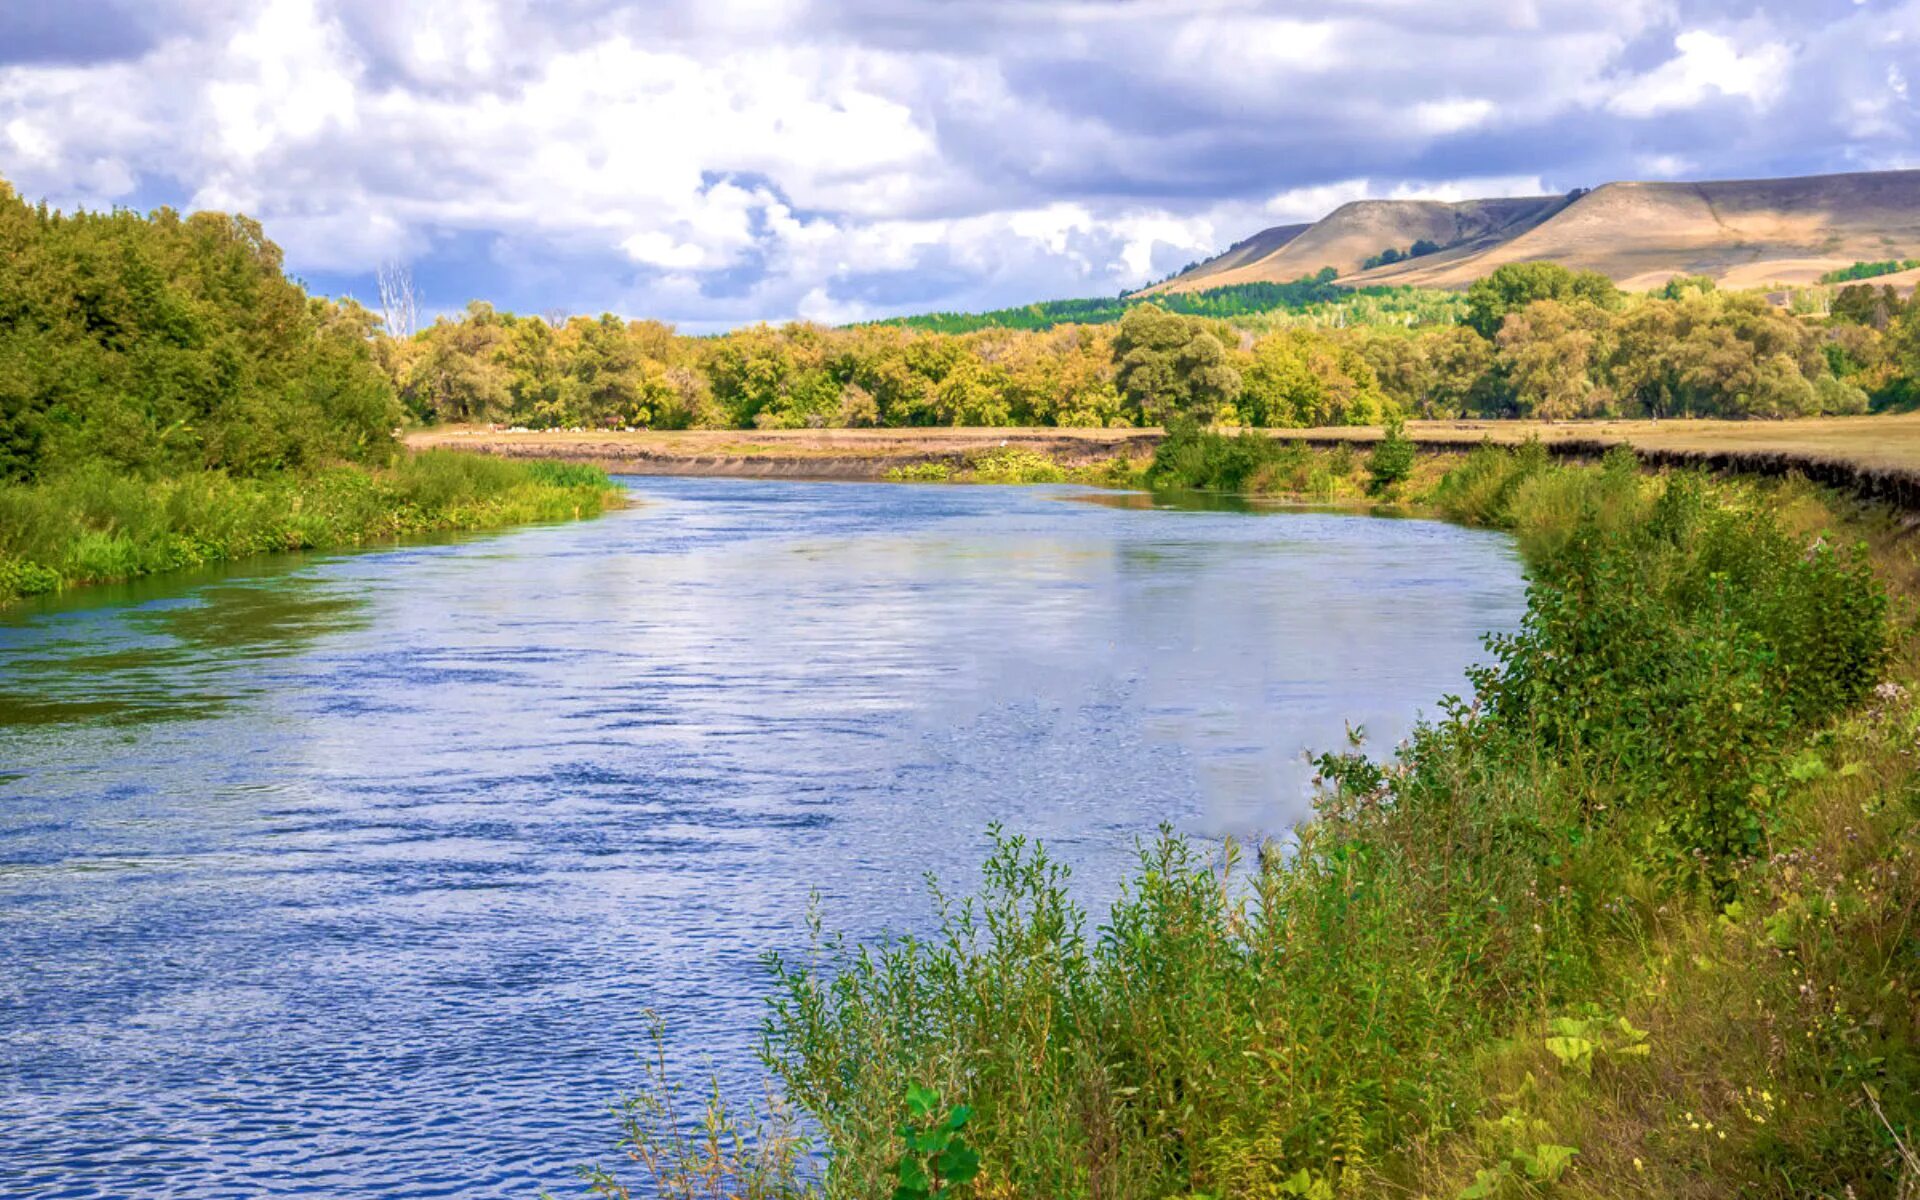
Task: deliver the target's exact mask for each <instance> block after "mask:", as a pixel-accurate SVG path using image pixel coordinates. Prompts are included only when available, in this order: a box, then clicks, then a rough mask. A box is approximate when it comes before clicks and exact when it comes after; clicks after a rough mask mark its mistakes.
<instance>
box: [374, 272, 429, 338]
mask: <svg viewBox="0 0 1920 1200" xmlns="http://www.w3.org/2000/svg"><path fill="white" fill-rule="evenodd" d="M379 280H380V315H381V319H382V320H383V321H384V322H385V324H386V326H387V335H388V336H389V337H393V338H397V339H399V340H400V341H405V340H407V339H408V338H410V337H412V336H413V333H414V330H416V329H418V328H420V293H419V292H418V291H417V290H415V288H414V286H413V269H412V268H411V267H409V266H407V265H406V264H405V263H400V262H393V261H391V260H389V261H387V262H383V263H381V264H380V274H379Z"/></svg>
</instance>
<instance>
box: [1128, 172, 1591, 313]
mask: <svg viewBox="0 0 1920 1200" xmlns="http://www.w3.org/2000/svg"><path fill="white" fill-rule="evenodd" d="M1562 203H1563V200H1562V198H1561V197H1559V196H1524V197H1512V198H1506V199H1497V200H1466V201H1461V202H1459V203H1454V204H1449V203H1447V202H1445V201H1440V200H1355V201H1352V202H1350V203H1347V204H1343V205H1341V206H1340V207H1339V208H1336V209H1334V210H1333V212H1331V213H1329V214H1328V215H1327V216H1326V217H1325V218H1323V219H1321V220H1320V221H1318V222H1316V223H1314V224H1313V225H1312V226H1311V227H1309V228H1308V229H1307V230H1306V231H1305V232H1303V233H1300V234H1298V235H1297V236H1294V237H1291V238H1288V239H1287V240H1286V241H1285V242H1284V243H1282V244H1281V245H1280V246H1279V248H1278V249H1276V250H1274V251H1273V252H1271V253H1268V254H1265V255H1263V256H1260V257H1258V258H1249V257H1247V256H1244V255H1243V256H1241V257H1240V259H1239V260H1238V261H1237V262H1235V263H1234V264H1233V265H1231V266H1227V267H1225V268H1224V269H1222V268H1219V267H1216V265H1215V264H1218V263H1222V262H1224V260H1225V258H1226V257H1227V256H1226V255H1222V256H1221V258H1219V259H1212V260H1209V261H1208V262H1205V263H1202V264H1201V265H1200V266H1199V267H1197V268H1195V269H1194V270H1192V271H1189V272H1187V273H1186V274H1184V275H1179V276H1176V277H1175V278H1173V279H1170V280H1168V281H1167V282H1166V283H1163V284H1161V285H1160V286H1159V287H1158V288H1154V289H1150V290H1152V291H1163V292H1184V291H1195V290H1198V289H1202V288H1211V287H1225V286H1227V285H1229V284H1235V283H1285V282H1288V281H1290V280H1294V279H1298V278H1300V277H1301V276H1302V275H1312V274H1315V273H1316V272H1318V271H1319V270H1320V269H1321V268H1323V267H1332V268H1333V269H1334V270H1335V271H1338V272H1339V273H1340V274H1342V275H1348V274H1352V273H1353V272H1356V271H1358V270H1359V269H1360V264H1361V263H1362V262H1363V261H1364V260H1366V259H1367V258H1369V257H1371V256H1373V255H1375V254H1378V253H1380V252H1381V251H1382V250H1386V249H1388V248H1389V247H1391V248H1393V249H1396V250H1405V249H1407V248H1408V247H1409V246H1411V245H1413V243H1415V242H1417V241H1421V240H1423V239H1424V240H1426V241H1431V242H1437V243H1439V244H1440V245H1442V246H1447V247H1455V246H1458V247H1459V248H1460V251H1461V252H1465V251H1466V249H1467V247H1469V246H1479V245H1484V244H1489V240H1490V239H1491V240H1496V241H1497V240H1498V239H1500V238H1502V237H1506V236H1510V235H1511V234H1512V232H1513V231H1515V230H1518V229H1525V228H1531V227H1532V226H1533V225H1534V224H1536V223H1538V222H1539V221H1540V220H1542V219H1543V218H1545V217H1546V216H1548V215H1549V214H1551V213H1552V212H1553V211H1554V210H1555V209H1556V208H1557V207H1559V206H1560V205H1561V204H1562ZM1229 253H1231V252H1229ZM1435 257H1438V256H1437V255H1436V256H1435Z"/></svg>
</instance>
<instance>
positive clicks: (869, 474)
mask: <svg viewBox="0 0 1920 1200" xmlns="http://www.w3.org/2000/svg"><path fill="white" fill-rule="evenodd" d="M1407 432H1408V434H1409V436H1411V437H1412V438H1413V439H1414V441H1415V442H1417V443H1419V444H1420V445H1421V447H1422V448H1423V449H1426V450H1429V451H1433V452H1448V451H1452V452H1460V451H1465V450H1469V449H1471V448H1472V447H1474V446H1475V445H1478V444H1479V443H1480V442H1482V441H1492V442H1498V443H1502V444H1508V445H1511V444H1515V443H1518V442H1522V441H1525V440H1526V439H1527V438H1529V437H1538V438H1540V439H1541V441H1543V442H1544V443H1545V444H1546V445H1547V447H1548V449H1549V450H1551V451H1552V452H1553V453H1555V454H1557V455H1565V456H1570V457H1590V456H1597V455H1600V454H1604V453H1605V452H1606V450H1607V449H1608V448H1609V447H1611V446H1614V445H1619V444H1621V443H1626V444H1628V445H1631V446H1633V447H1634V449H1635V450H1636V451H1638V452H1639V454H1640V456H1641V457H1642V458H1643V459H1644V460H1645V461H1647V462H1648V463H1649V464H1650V465H1654V466H1699V467H1705V468H1708V469H1710V470H1717V471H1729V472H1739V473H1745V474H1755V475H1784V474H1788V473H1791V472H1799V473H1801V474H1804V475H1806V476H1807V477H1809V478H1811V479H1813V480H1815V481H1817V482H1819V483H1823V484H1826V485H1829V486H1832V487H1836V488H1840V489H1843V490H1846V491H1850V492H1853V493H1855V494H1858V495H1860V496H1863V497H1866V498H1868V499H1873V500H1877V501H1881V502H1883V503H1888V504H1893V505H1896V506H1898V507H1901V508H1904V509H1909V510H1920V413H1902V414H1894V415H1882V416H1870V417H1827V418H1809V419H1805V420H1794V421H1688V420H1667V421H1644V420H1643V421H1559V422H1542V421H1415V422H1412V423H1410V424H1409V425H1408V427H1407ZM1274 433H1275V435H1276V436H1280V437H1289V438H1299V439H1301V440H1303V441H1305V442H1307V443H1308V444H1310V445H1314V446H1323V447H1324V446H1333V445H1337V444H1339V443H1342V442H1349V443H1356V444H1360V445H1365V444H1368V443H1371V442H1373V441H1375V440H1377V439H1378V438H1379V437H1380V431H1379V429H1377V428H1372V427H1365V426H1360V427H1353V428H1338V429H1299V430H1276V431H1274ZM1161 436H1162V434H1161V432H1160V431H1159V430H1158V429H912V430H902V429H817V430H816V429H796V430H754V431H749V430H686V431H680V432H671V433H663V432H651V431H645V432H634V433H617V432H584V431H583V432H575V431H569V430H542V431H531V432H529V431H511V430H503V429H489V428H486V427H440V428H434V429H426V430H418V431H415V432H413V433H411V434H409V435H408V436H407V443H408V445H410V446H413V447H415V448H417V449H424V448H427V447H446V448H450V449H462V450H477V451H481V452H483V453H488V454H499V455H503V456H505V457H509V458H545V459H563V460H566V461H569V462H588V463H593V464H595V465H597V466H600V467H603V468H605V469H607V470H609V471H614V472H620V473H625V474H635V475H731V476H745V477H765V478H783V479H849V480H851V479H881V478H884V477H885V476H886V474H887V472H888V471H890V470H892V469H893V468H895V467H906V466H913V465H916V464H920V463H928V462H945V463H948V464H949V465H952V466H955V467H958V466H960V465H962V464H964V463H966V462H967V461H968V460H970V459H972V458H974V457H976V456H978V455H981V454H985V453H990V452H992V451H994V450H999V449H1004V448H1009V447H1014V448H1019V449H1024V450H1029V451H1032V452H1033V453H1036V454H1043V455H1045V456H1047V457H1048V458H1051V459H1053V460H1054V461H1056V462H1058V463H1061V464H1062V465H1065V466H1078V465H1083V464H1086V463H1092V462H1101V461H1105V460H1108V459H1111V458H1113V457H1115V456H1116V455H1125V456H1128V457H1132V458H1144V457H1147V456H1149V455H1151V454H1152V453H1153V450H1154V447H1156V446H1157V445H1159V443H1160V439H1161Z"/></svg>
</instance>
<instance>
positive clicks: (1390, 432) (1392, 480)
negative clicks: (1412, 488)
mask: <svg viewBox="0 0 1920 1200" xmlns="http://www.w3.org/2000/svg"><path fill="white" fill-rule="evenodd" d="M1413 459H1414V448H1413V440H1412V439H1411V438H1409V437H1407V426H1406V423H1405V422H1404V421H1402V420H1401V419H1400V418H1399V417H1397V416H1395V417H1390V418H1388V420H1387V427H1386V432H1385V434H1384V435H1383V436H1382V437H1381V439H1380V441H1379V443H1378V444H1377V445H1375V446H1374V448H1373V453H1372V454H1369V455H1368V456H1367V491H1368V492H1370V493H1372V494H1373V495H1376V496H1379V495H1383V494H1385V493H1386V492H1388V491H1390V490H1391V489H1392V488H1394V487H1395V486H1396V485H1398V484H1399V483H1401V482H1402V481H1404V480H1405V479H1406V478H1407V477H1408V476H1409V475H1412V474H1413Z"/></svg>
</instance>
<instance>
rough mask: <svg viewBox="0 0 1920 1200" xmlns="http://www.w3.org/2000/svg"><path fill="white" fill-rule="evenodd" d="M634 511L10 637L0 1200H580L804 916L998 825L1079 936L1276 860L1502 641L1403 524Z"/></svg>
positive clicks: (657, 487) (740, 1053) (83, 612)
mask: <svg viewBox="0 0 1920 1200" xmlns="http://www.w3.org/2000/svg"><path fill="white" fill-rule="evenodd" d="M630 486H631V487H632V488H633V489H634V491H635V492H636V493H637V494H638V498H639V499H640V500H641V501H642V504H641V505H640V506H638V507H635V508H632V509H629V510H625V511H622V512H619V513H616V514H613V515H611V516H608V517H606V518H604V519H601V520H598V521H593V522H588V523H584V524H579V525H567V526H559V527H547V528H539V529H532V530H525V531H520V532H515V533H510V534H505V535H501V536H495V537H487V538H476V539H470V540H465V541H460V542H455V543H451V544H441V545H432V546H419V547H410V548H402V549H388V550H381V551H377V552H367V553H360V554H351V555H340V556H331V557H320V558H307V559H304V560H297V561H287V562H278V563H272V564H267V565H260V564H252V565H250V566H248V567H247V568H246V569H245V570H243V571H240V572H233V573H228V574H225V575H223V576H219V577H214V576H200V577H195V578H184V579H183V578H175V579H171V580H167V581H162V582H157V583H154V584H150V585H145V586H142V587H138V588H124V589H117V590H101V591H96V592H93V593H83V594H80V595H77V596H72V597H68V598H66V599H64V600H62V601H60V602H57V603H51V604H47V605H43V606H40V607H37V608H29V609H27V610H26V611H24V612H16V613H14V614H12V615H11V616H9V617H7V618H5V619H3V620H0V1194H4V1195H26V1196H35V1197H41V1196H45V1197H56V1196H89V1197H91V1196H99V1197H133V1196H138V1197H143V1198H151V1197H174V1196H178V1197H189V1196H190V1197H195V1198H200V1197H218V1196H236V1197H237V1196H258V1195H270V1194H294V1195H311V1196H326V1197H383V1198H384V1197H403V1196H434V1195H458V1196H462V1197H474V1196H496V1195H497V1196H519V1197H530V1196H532V1195H534V1194H535V1193H536V1192H537V1191H538V1190H539V1189H540V1188H542V1187H547V1188H552V1189H555V1190H556V1191H559V1192H562V1193H566V1192H568V1191H569V1190H570V1189H571V1188H572V1181H571V1175H570V1167H571V1166H572V1165H573V1164H575V1163H578V1162H581V1161H584V1160H588V1159H594V1158H599V1159H603V1160H609V1161H611V1159H612V1158H613V1155H612V1154H611V1153H610V1151H611V1145H612V1142H613V1140H614V1138H615V1137H616V1135H617V1130H616V1127H615V1125H614V1123H613V1121H612V1120H611V1119H610V1118H609V1117H608V1116H607V1113H606V1106H607V1104H608V1103H609V1102H610V1101H611V1100H612V1099H613V1098H614V1097H615V1096H616V1094H617V1093H619V1092H620V1091H621V1089H622V1088H623V1087H625V1086H627V1085H628V1084H630V1083H631V1082H633V1081H634V1080H635V1078H636V1077H637V1070H636V1067H635V1057H634V1056H635V1054H636V1052H638V1051H639V1050H640V1049H641V1048H642V1045H643V1041H644V1030H645V1027H646V1025H645V1017H644V1013H645V1010H646V1009H648V1008H650V1007H651V1008H654V1009H658V1010H659V1011H661V1012H662V1013H663V1014H664V1015H665V1016H666V1018H667V1020H668V1021H669V1023H670V1027H671V1029H672V1031H673V1034H674V1041H675V1044H676V1047H677V1050H678V1052H679V1053H680V1054H681V1055H682V1056H683V1059H682V1062H683V1066H684V1069H686V1070H687V1071H688V1072H689V1073H692V1072H694V1071H697V1070H701V1069H705V1068H707V1067H711V1068H712V1069H713V1070H716V1071H718V1072H719V1073H720V1074H721V1075H722V1076H723V1077H724V1078H726V1079H728V1080H729V1081H732V1082H734V1083H736V1084H739V1085H749V1084H751V1083H752V1081H754V1080H756V1079H757V1078H758V1073H757V1071H756V1069H755V1068H754V1066H753V1063H752V1051H751V1048H752V1044H753V1041H754V1035H755V1030H756V1027H757V1023H758V1021H759V1018H760V1014H761V1007H760V1006H761V998H762V997H763V996H764V994H765V990H766V985H765V978H764V973H763V969H762V968H761V966H760V964H759V959H760V956H761V955H762V954H763V953H765V952H766V951H769V950H792V949H795V948H797V947H799V946H801V945H803V944H804V936H805V935H804V928H803V923H802V913H803V910H804V907H805V903H806V898H807V895H808V893H809V891H811V890H815V889H817V890H818V892H819V893H820V895H821V896H822V898H823V901H824V906H825V912H826V914H827V918H828V920H829V923H830V924H832V925H835V926H838V927H840V928H842V929H846V930H849V931H851V932H853V933H854V934H856V935H859V936H873V935H876V934H878V933H879V932H881V931H883V930H887V929H895V930H899V929H913V928H924V927H925V923H926V921H927V919H928V913H929V904H928V902H927V899H926V894H925V890H924V885H923V883H922V875H923V874H924V873H925V872H928V871H932V872H934V873H935V874H936V875H937V876H939V877H940V878H941V879H942V880H944V881H946V882H949V883H954V884H959V885H963V886H964V885H965V884H967V883H968V882H969V881H970V880H971V879H972V878H973V875H974V871H975V869H976V867H977V865H978V862H979V859H980V857H981V854H982V850H983V846H984V830H985V828H986V826H987V825H988V823H989V822H994V821H999V822H1003V823H1004V824H1005V825H1006V826H1007V828H1008V829H1010V830H1013V831H1018V832H1025V833H1032V834H1037V835H1040V836H1041V837H1043V838H1044V839H1045V840H1046V841H1047V842H1048V843H1049V844H1050V845H1051V846H1052V847H1053V848H1054V849H1055V850H1056V851H1057V853H1058V854H1059V855H1060V856H1061V857H1063V858H1064V859H1066V860H1067V861H1068V862H1070V863H1072V864H1073V866H1074V868H1075V871H1076V876H1075V878H1076V880H1077V886H1078V889H1079V891H1080V893H1081V895H1082V896H1083V897H1084V898H1085V899H1087V900H1088V901H1090V902H1094V903H1096V904H1097V903H1098V902H1099V901H1100V900H1101V899H1102V898H1104V897H1106V896H1109V895H1110V894H1111V893H1112V890H1113V888H1114V887H1115V886H1116V884H1117V881H1118V879H1119V878H1120V876H1121V875H1122V873H1123V872H1124V869H1125V867H1126V866H1127V865H1128V863H1129V862H1130V858H1131V854H1132V847H1133V845H1134V842H1135V839H1136V838H1138V837H1139V836H1141V835H1143V834H1147V833H1150V832H1151V831H1152V830H1153V829H1154V828H1155V827H1156V826H1157V825H1159V824H1160V823H1162V822H1168V823H1171V824H1172V825H1173V826H1174V827H1175V828H1177V829H1179V830H1182V831H1185V832H1188V833H1191V834H1195V835H1200V836H1204V837H1217V836H1220V835H1222V834H1228V833H1231V834H1236V835H1241V836H1259V835H1261V834H1278V833H1283V832H1284V831H1285V830H1286V829H1287V828H1288V826H1289V824H1290V823H1291V822H1293V821H1294V820H1296V819H1297V818H1298V817H1299V816H1300V815H1301V813H1302V811H1303V809H1304V800H1303V795H1304V789H1305V785H1306V771H1305V768H1304V767H1303V765H1302V762H1301V760H1300V756H1301V754H1302V751H1303V750H1305V749H1308V748H1327V747H1332V746H1336V745H1338V744H1340V743H1341V741H1342V739H1343V737H1344V730H1345V723H1346V722H1347V721H1349V720H1351V721H1353V722H1355V723H1364V724H1365V725H1366V727H1367V729H1368V731H1369V735H1370V738H1371V741H1372V744H1373V745H1374V746H1375V747H1376V748H1382V747H1386V746H1390V745H1391V744H1392V741H1393V740H1394V739H1395V738H1397V737H1399V736H1400V735H1402V734H1404V733H1405V731H1406V730H1407V729H1408V728H1409V727H1410V724H1411V722H1412V720H1413V719H1414V717H1415V716H1416V713H1417V712H1419V711H1421V710H1425V711H1428V712H1431V711H1433V706H1434V704H1435V702H1436V701H1437V700H1438V699H1439V697H1440V696H1442V695H1443V694H1445V693H1447V692H1456V691H1460V690H1463V688H1464V680H1463V677H1462V670H1463V668H1464V667H1465V666H1466V665H1467V664H1468V663H1470V662H1472V661H1475V660H1477V659H1479V658H1481V657H1482V651H1481V648H1480V640H1479V639H1480V635H1481V634H1482V633H1483V632H1485V631H1487V630H1491V629H1500V628H1508V627H1511V626H1512V625H1513V624H1514V623H1515V621H1516V620H1517V618H1518V615H1519V613H1520V611H1521V607H1522V599H1523V598H1522V588H1523V585H1522V583H1521V580H1520V577H1519V567H1518V563H1517V562H1516V559H1515V556H1514V553H1513V551H1512V549H1511V548H1510V546H1509V544H1508V543H1507V542H1506V541H1505V540H1504V539H1503V538H1501V537H1499V536H1496V535H1493V534H1488V533H1483V532H1474V531H1470V530H1465V529H1459V528H1455V527H1451V526H1448V525H1444V524H1438V523H1434V522H1427V521H1408V520H1379V519H1370V518H1366V517H1357V516H1345V515H1329V514H1312V513H1298V512H1295V513H1280V514H1271V515H1249V514H1246V513H1234V512H1170V511H1155V510H1153V509H1151V508H1144V507H1128V506H1126V505H1125V504H1124V503H1123V504H1121V505H1119V506H1115V505H1113V504H1100V503H1092V502H1088V500H1087V498H1086V497H1085V496H1079V497H1075V496H1073V495H1072V494H1071V493H1069V492H1067V491H1064V490H1054V489H1011V488H963V487H896V486H886V485H862V484H808V483H787V482H762V481H731V480H634V481H630Z"/></svg>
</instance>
